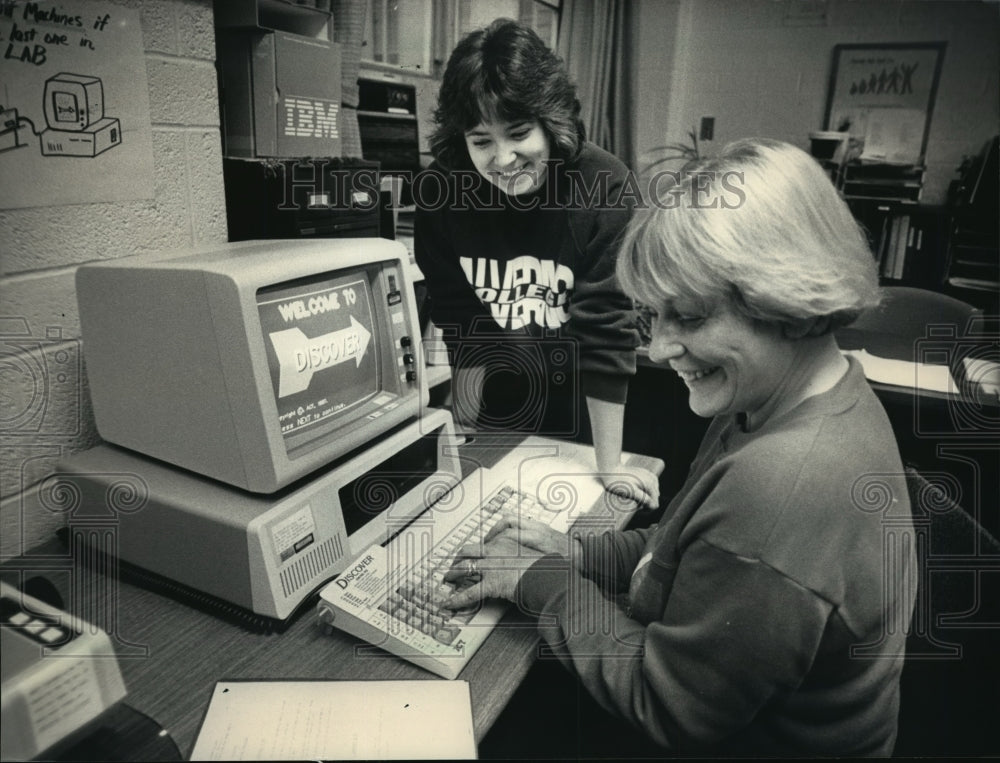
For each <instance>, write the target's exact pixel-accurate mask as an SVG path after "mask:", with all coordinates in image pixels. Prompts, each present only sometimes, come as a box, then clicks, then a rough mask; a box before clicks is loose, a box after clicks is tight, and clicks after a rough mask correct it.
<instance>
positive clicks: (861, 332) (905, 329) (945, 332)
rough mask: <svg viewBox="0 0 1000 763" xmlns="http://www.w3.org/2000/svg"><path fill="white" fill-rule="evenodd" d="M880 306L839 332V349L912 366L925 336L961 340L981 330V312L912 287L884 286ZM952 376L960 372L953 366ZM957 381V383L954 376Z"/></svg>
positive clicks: (946, 297) (917, 361)
mask: <svg viewBox="0 0 1000 763" xmlns="http://www.w3.org/2000/svg"><path fill="white" fill-rule="evenodd" d="M882 293H883V295H884V298H883V300H882V304H880V305H879V306H878V307H875V308H873V309H871V310H867V311H865V312H864V313H862V314H861V315H860V316H859V317H858V319H857V320H856V321H855V322H854V323H852V324H851V325H850V326H846V327H844V328H841V329H838V330H837V333H836V336H837V343H838V344H839V345H840V348H841V349H842V350H861V349H864V350H867V351H868V352H869V353H871V354H872V355H878V356H879V357H882V358H891V359H894V360H908V361H911V362H914V363H919V362H928V361H926V360H922V359H921V353H920V345H921V340H926V339H927V337H928V335H932V336H935V337H941V338H945V337H948V336H952V337H955V338H956V339H960V338H963V337H970V336H972V337H974V336H975V335H977V334H979V333H981V332H982V331H983V328H982V323H981V321H982V312H981V311H980V310H979V309H978V308H976V307H974V306H973V305H970V304H969V303H967V302H963V301H962V300H960V299H956V298H955V297H951V296H948V295H947V294H941V293H940V292H936V291H930V290H929V289H918V288H915V287H912V286H885V287H883V289H882ZM952 360H953V361H955V362H954V363H950V364H949V365H950V366H952V375H955V374H956V373H961V370H960V369H956V368H955V367H954V366H955V365H956V364H957V365H960V358H954V359H952ZM955 380H956V381H959V379H958V377H957V376H956V379H955Z"/></svg>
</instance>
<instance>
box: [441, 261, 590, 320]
mask: <svg viewBox="0 0 1000 763" xmlns="http://www.w3.org/2000/svg"><path fill="white" fill-rule="evenodd" d="M460 261H461V265H462V270H463V271H465V277H466V279H468V281H469V284H470V285H471V286H472V288H473V291H475V294H476V296H477V297H478V298H479V300H480V301H481V302H482V303H483V304H484V305H486V306H487V307H488V308H489V309H490V314H491V315H492V316H493V320H495V321H496V322H497V325H498V326H500V327H501V328H504V329H520V328H523V327H524V326H529V325H531V324H535V325H536V326H540V327H542V328H548V329H557V328H559V327H560V326H562V325H563V324H564V323H566V321H567V320H569V297H570V294H571V293H572V291H573V271H572V270H570V269H569V268H568V267H566V266H565V265H558V264H556V263H555V262H554V261H553V260H539V259H538V258H537V257H532V256H530V255H522V256H520V257H514V258H513V259H510V260H496V259H491V258H489V257H462V258H461V260H460Z"/></svg>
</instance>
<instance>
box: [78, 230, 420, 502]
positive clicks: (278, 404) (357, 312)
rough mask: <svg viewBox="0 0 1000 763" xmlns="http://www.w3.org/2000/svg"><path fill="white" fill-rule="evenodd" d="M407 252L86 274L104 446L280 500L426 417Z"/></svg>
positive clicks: (286, 247)
mask: <svg viewBox="0 0 1000 763" xmlns="http://www.w3.org/2000/svg"><path fill="white" fill-rule="evenodd" d="M408 263H409V254H408V252H407V250H406V249H405V247H404V246H403V245H402V244H400V243H398V242H394V241H389V240H387V239H382V238H355V239H297V240H267V241H244V242H238V243H228V244H221V245H216V246H211V247H207V248H204V249H200V250H196V251H193V252H184V253H180V254H179V255H146V256H134V257H125V258H121V259H116V260H109V261H104V262H99V263H91V264H87V265H84V266H82V267H80V268H79V270H78V271H77V277H76V286H77V296H78V300H79V308H80V323H81V329H82V335H83V351H84V359H85V363H86V369H87V376H88V379H89V383H90V392H91V399H92V401H93V408H94V416H95V420H96V423H97V429H98V433H99V434H100V435H101V437H102V438H103V439H104V440H106V441H108V442H111V443H114V444H117V445H120V446H122V447H124V448H128V449H130V450H133V451H137V452H139V453H143V454H146V455H148V456H151V457H153V458H155V459H158V460H161V461H165V462H167V463H170V464H173V465H176V466H178V467H182V468H184V469H187V470H190V471H191V472H195V473H197V474H200V475H204V476H206V477H210V478H212V479H214V480H219V481H221V482H223V483H226V484H228V485H232V486H235V487H237V488H240V489H242V490H245V491H250V492H254V493H266V494H270V493H273V492H274V491H276V490H279V489H280V488H283V487H285V486H287V485H289V484H290V483H292V482H293V481H295V480H297V479H299V478H302V477H304V476H306V475H309V474H311V473H313V472H315V471H316V470H317V469H319V468H321V467H325V466H328V465H329V464H330V463H332V462H333V461H335V460H337V459H340V458H343V457H346V456H347V455H348V454H350V453H351V452H352V451H354V450H356V449H358V448H361V447H363V446H366V445H368V444H369V443H371V442H372V441H374V440H377V439H378V438H379V437H380V436H381V435H382V434H384V433H387V432H389V431H390V430H392V429H393V428H395V427H397V426H399V425H401V424H403V423H405V422H408V421H411V420H413V419H414V418H415V417H416V416H417V415H418V414H419V412H420V410H421V409H422V408H423V407H424V406H426V405H427V402H428V388H427V383H426V380H425V378H424V374H423V373H422V369H423V363H422V360H421V358H420V352H421V350H420V325H419V322H418V316H417V306H416V304H415V299H414V296H413V293H414V292H413V288H412V284H411V283H410V280H409V276H408V273H407V265H408Z"/></svg>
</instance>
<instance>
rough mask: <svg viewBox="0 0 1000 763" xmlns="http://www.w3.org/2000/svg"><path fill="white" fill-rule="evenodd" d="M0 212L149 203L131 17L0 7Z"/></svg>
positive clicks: (81, 5) (74, 0)
mask: <svg viewBox="0 0 1000 763" xmlns="http://www.w3.org/2000/svg"><path fill="white" fill-rule="evenodd" d="M0 53H2V57H0V174H2V175H3V177H4V178H5V182H4V183H3V184H0V209H12V208H19V207H43V206H44V207H47V206H58V205H63V204H79V203H84V202H95V201H128V200H135V199H148V198H153V194H154V184H153V182H152V178H153V152H152V128H151V125H150V118H149V89H148V85H147V82H146V61H145V55H144V51H143V45H142V30H141V28H140V22H139V12H138V11H137V10H135V9H131V8H124V7H122V6H120V5H113V4H111V3H104V2H81V0H65V1H61V2H59V3H48V2H26V1H24V0H0Z"/></svg>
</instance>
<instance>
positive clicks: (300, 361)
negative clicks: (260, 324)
mask: <svg viewBox="0 0 1000 763" xmlns="http://www.w3.org/2000/svg"><path fill="white" fill-rule="evenodd" d="M371 336H372V335H371V332H370V331H369V330H368V329H366V328H365V327H364V326H362V325H361V324H360V323H358V321H357V320H355V318H354V316H353V315H352V316H351V325H350V326H348V327H347V328H344V329H339V330H337V331H331V332H330V333H328V334H323V335H321V336H317V337H313V338H312V339H310V338H309V337H307V336H306V335H305V334H303V333H302V329H298V328H294V329H285V330H284V331H276V332H274V333H273V334H271V344H272V345H273V346H274V352H275V354H277V356H278V364H279V367H280V370H279V373H278V397H285V396H286V395H293V394H295V393H296V392H302V391H303V390H305V389H308V388H309V382H310V380H311V379H312V376H313V374H314V373H316V372H317V371H322V370H323V369H324V368H330V367H331V366H335V365H337V364H339V363H346V362H347V361H349V360H354V364H355V367H358V366H360V365H361V359H362V358H363V357H364V355H365V351H366V350H367V349H368V342H369V341H370V340H371Z"/></svg>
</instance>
